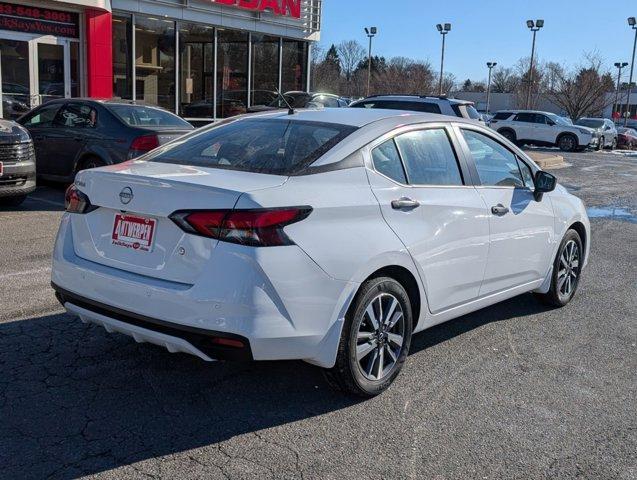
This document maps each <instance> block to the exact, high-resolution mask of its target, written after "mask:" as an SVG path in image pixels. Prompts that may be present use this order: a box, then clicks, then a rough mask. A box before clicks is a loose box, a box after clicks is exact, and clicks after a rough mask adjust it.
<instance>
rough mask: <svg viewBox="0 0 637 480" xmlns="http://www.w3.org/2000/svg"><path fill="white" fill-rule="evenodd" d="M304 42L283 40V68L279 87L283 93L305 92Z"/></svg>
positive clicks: (306, 51)
mask: <svg viewBox="0 0 637 480" xmlns="http://www.w3.org/2000/svg"><path fill="white" fill-rule="evenodd" d="M307 54H308V48H307V43H306V42H299V41H296V40H283V66H282V78H281V86H282V90H283V92H289V91H293V90H296V91H305V90H306V89H307Z"/></svg>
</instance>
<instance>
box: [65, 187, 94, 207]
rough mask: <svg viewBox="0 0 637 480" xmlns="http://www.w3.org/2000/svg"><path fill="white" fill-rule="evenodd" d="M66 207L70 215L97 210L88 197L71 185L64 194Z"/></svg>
mask: <svg viewBox="0 0 637 480" xmlns="http://www.w3.org/2000/svg"><path fill="white" fill-rule="evenodd" d="M64 207H65V208H66V211H67V212H69V213H89V212H92V211H93V210H95V209H97V207H96V206H94V205H91V201H90V200H89V198H88V196H87V195H86V194H85V193H83V192H81V191H80V190H79V189H78V188H77V187H76V186H75V184H74V183H73V184H71V185H70V186H69V188H67V189H66V193H65V194H64Z"/></svg>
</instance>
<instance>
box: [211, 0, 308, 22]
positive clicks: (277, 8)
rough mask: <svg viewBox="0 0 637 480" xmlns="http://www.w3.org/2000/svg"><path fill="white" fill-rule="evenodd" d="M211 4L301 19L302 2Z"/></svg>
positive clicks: (230, 1) (271, 0)
mask: <svg viewBox="0 0 637 480" xmlns="http://www.w3.org/2000/svg"><path fill="white" fill-rule="evenodd" d="M211 1H212V3H218V4H220V5H229V6H232V7H237V8H242V9H244V10H252V11H254V12H265V11H269V12H272V13H274V14H275V15H281V16H284V17H292V18H301V2H302V0H211Z"/></svg>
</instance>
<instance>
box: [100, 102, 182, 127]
mask: <svg viewBox="0 0 637 480" xmlns="http://www.w3.org/2000/svg"><path fill="white" fill-rule="evenodd" d="M107 107H108V109H109V110H110V111H111V112H113V113H114V114H115V115H117V116H118V117H119V118H120V119H121V120H122V121H123V122H124V123H126V124H127V125H130V126H131V127H180V128H192V125H190V124H189V123H188V122H186V121H185V120H182V119H181V118H179V117H178V116H177V115H173V114H172V113H170V112H167V111H165V110H161V109H160V108H153V107H146V106H143V105H124V104H110V105H107Z"/></svg>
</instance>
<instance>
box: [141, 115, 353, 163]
mask: <svg viewBox="0 0 637 480" xmlns="http://www.w3.org/2000/svg"><path fill="white" fill-rule="evenodd" d="M355 130H356V128H355V127H351V126H346V125H337V124H332V123H318V122H302V121H293V120H287V119H280V118H277V119H267V120H266V119H249V120H240V121H234V122H231V123H228V124H226V125H223V126H219V127H215V128H211V129H208V130H204V131H199V132H196V133H193V134H191V135H189V136H188V137H183V138H182V140H180V141H177V142H174V143H171V144H169V145H166V147H164V148H159V149H157V150H155V152H154V153H151V154H150V157H146V159H147V160H149V161H152V162H162V163H174V164H178V165H190V166H197V167H212V168H223V169H228V170H241V171H246V172H254V173H266V174H272V175H293V174H295V173H298V172H299V171H300V170H302V169H304V168H305V167H308V166H309V165H310V164H312V163H313V162H314V161H315V160H317V159H318V158H319V157H321V156H322V155H323V154H325V153H326V152H327V151H328V150H330V149H331V148H332V147H334V146H335V145H336V144H337V143H339V142H340V141H341V140H343V139H344V138H345V137H347V136H348V135H350V134H351V133H352V132H354V131H355Z"/></svg>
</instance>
